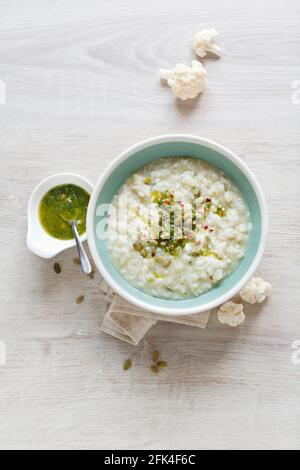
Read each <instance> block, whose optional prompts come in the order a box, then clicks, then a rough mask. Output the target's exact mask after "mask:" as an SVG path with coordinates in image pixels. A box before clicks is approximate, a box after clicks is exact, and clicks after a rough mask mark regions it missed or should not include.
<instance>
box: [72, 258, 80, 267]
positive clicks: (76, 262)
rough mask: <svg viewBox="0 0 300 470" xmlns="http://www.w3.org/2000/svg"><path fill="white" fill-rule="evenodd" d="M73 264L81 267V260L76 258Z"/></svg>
mask: <svg viewBox="0 0 300 470" xmlns="http://www.w3.org/2000/svg"><path fill="white" fill-rule="evenodd" d="M73 263H74V264H77V265H78V266H80V259H79V258H74V259H73Z"/></svg>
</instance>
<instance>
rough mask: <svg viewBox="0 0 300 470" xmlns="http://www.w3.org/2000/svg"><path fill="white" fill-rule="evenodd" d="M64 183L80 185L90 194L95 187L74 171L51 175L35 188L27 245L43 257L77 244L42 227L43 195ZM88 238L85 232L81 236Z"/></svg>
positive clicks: (29, 211)
mask: <svg viewBox="0 0 300 470" xmlns="http://www.w3.org/2000/svg"><path fill="white" fill-rule="evenodd" d="M64 184H74V185H77V186H80V187H81V188H82V189H84V190H85V191H87V192H88V193H89V194H92V192H93V189H94V187H93V185H92V184H91V183H90V182H89V181H88V180H87V179H85V178H83V177H82V176H80V175H74V174H72V173H60V174H58V175H54V176H50V177H49V178H47V179H45V180H44V181H42V182H41V183H40V184H39V185H38V186H37V187H36V188H35V189H34V191H33V193H32V195H31V198H30V201H29V205H28V233H27V246H28V248H29V250H30V251H32V253H34V254H35V255H37V256H40V257H41V258H45V259H49V258H53V257H54V256H56V255H58V254H59V253H61V252H62V251H65V250H67V249H68V248H72V247H74V246H76V242H75V240H57V239H56V238H53V237H51V236H50V235H48V233H47V232H46V231H45V230H44V228H43V227H42V225H41V222H40V218H39V207H40V203H41V201H42V199H43V197H44V196H45V195H46V194H47V192H48V191H50V190H51V189H53V188H55V187H56V186H61V185H64ZM86 239H87V235H86V233H85V234H84V235H83V236H82V237H81V240H82V241H86Z"/></svg>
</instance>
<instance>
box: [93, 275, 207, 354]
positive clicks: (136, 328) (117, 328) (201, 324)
mask: <svg viewBox="0 0 300 470" xmlns="http://www.w3.org/2000/svg"><path fill="white" fill-rule="evenodd" d="M100 287H101V290H102V291H103V292H105V294H106V296H105V300H106V301H107V302H108V303H109V304H110V306H109V309H108V311H107V313H106V315H105V317H104V320H103V323H102V325H101V327H100V329H101V331H104V332H105V333H107V334H109V335H111V336H114V337H115V338H118V339H121V340H122V341H126V342H127V343H130V344H133V345H134V346H137V345H138V344H139V343H140V341H141V340H142V339H143V337H144V336H145V335H146V334H147V333H148V331H149V330H150V328H152V326H154V325H156V323H157V322H158V321H167V322H173V323H181V324H183V325H189V326H194V327H197V328H203V329H204V328H206V326H207V323H208V320H209V317H210V313H211V312H210V311H208V312H203V313H198V314H196V315H187V316H174V317H166V316H163V315H158V314H156V313H150V312H146V311H144V310H142V309H140V308H138V307H136V306H135V305H132V304H130V303H129V302H127V301H126V300H124V299H123V298H122V297H120V296H119V295H117V294H115V292H114V291H112V290H111V288H110V287H109V286H108V284H107V283H106V282H105V281H102V283H101V286H100Z"/></svg>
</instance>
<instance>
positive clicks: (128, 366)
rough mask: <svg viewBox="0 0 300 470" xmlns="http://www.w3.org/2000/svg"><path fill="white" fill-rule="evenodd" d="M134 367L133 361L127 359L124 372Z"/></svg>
mask: <svg viewBox="0 0 300 470" xmlns="http://www.w3.org/2000/svg"><path fill="white" fill-rule="evenodd" d="M131 367H132V360H131V359H126V361H125V362H124V364H123V370H129V369H131Z"/></svg>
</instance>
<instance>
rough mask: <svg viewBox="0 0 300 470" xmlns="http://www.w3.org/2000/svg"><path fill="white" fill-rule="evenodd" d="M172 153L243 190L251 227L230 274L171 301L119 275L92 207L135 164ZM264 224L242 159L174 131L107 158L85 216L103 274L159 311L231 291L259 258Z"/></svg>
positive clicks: (208, 302) (196, 307) (194, 306)
mask: <svg viewBox="0 0 300 470" xmlns="http://www.w3.org/2000/svg"><path fill="white" fill-rule="evenodd" d="M176 156H178V157H179V156H181V157H182V156H187V157H194V158H199V159H201V160H205V161H207V162H209V163H211V164H212V165H214V166H216V167H217V168H220V169H221V170H223V171H224V173H226V174H227V175H228V176H229V177H230V178H231V179H232V180H233V181H234V183H235V184H236V186H237V187H238V188H239V190H240V191H241V193H242V194H243V196H244V199H245V202H246V203H247V205H248V207H249V210H250V216H251V222H252V225H253V230H252V233H251V236H250V239H249V243H248V246H247V250H246V254H245V256H244V258H243V259H242V261H241V262H240V264H239V265H238V266H237V268H236V269H235V271H234V272H233V273H232V274H231V275H230V276H228V277H227V278H225V279H224V280H223V281H222V282H221V283H220V284H219V285H217V286H216V287H215V288H213V289H211V290H210V291H209V292H207V293H206V294H202V295H201V296H199V297H194V298H190V299H185V300H177V301H174V300H165V299H161V298H157V297H153V296H151V295H148V294H146V293H144V292H142V291H140V290H138V289H137V288H135V287H134V286H132V285H131V284H130V283H129V282H127V281H126V280H125V279H124V277H123V276H122V275H121V274H120V273H119V271H118V269H117V268H116V267H115V265H114V264H113V262H112V260H111V257H110V254H109V252H108V250H107V245H106V241H105V240H102V239H100V237H99V230H100V231H101V228H100V227H104V224H103V217H104V216H103V214H100V212H99V210H98V213H97V209H98V208H99V206H100V205H102V204H109V203H110V202H111V200H112V198H113V196H114V195H115V194H116V193H117V192H118V190H119V188H120V187H121V186H122V185H123V184H124V183H125V181H126V180H127V178H128V177H129V176H130V175H131V174H132V173H133V172H135V171H136V170H137V169H138V168H141V167H142V166H144V165H146V164H148V163H150V162H151V161H153V160H156V159H158V158H162V157H176ZM267 229H268V216H267V207H266V202H265V198H264V194H263V191H262V189H261V187H260V185H259V183H258V182H257V180H256V178H255V176H254V175H253V173H252V172H251V171H250V170H249V168H248V167H247V166H246V165H245V164H244V163H243V162H242V160H241V159H240V158H239V157H237V156H236V155H235V154H234V153H232V152H231V151H230V150H228V149H226V148H224V147H222V146H221V145H219V144H216V143H215V142H212V141H210V140H207V139H204V138H200V137H195V136H190V135H180V134H176V135H165V136H160V137H155V138H153V139H149V140H147V141H144V142H142V143H140V144H137V145H135V146H134V147H131V148H130V149H128V150H126V151H125V152H123V153H122V154H121V155H120V156H119V157H117V158H116V159H115V160H114V161H112V163H111V164H110V165H109V167H108V168H107V169H106V171H105V172H104V174H103V175H102V176H101V178H100V180H99V181H98V183H97V185H96V187H95V190H94V192H93V194H92V197H91V202H90V205H89V210H88V216H87V235H88V242H89V247H90V251H91V254H92V257H93V259H94V262H95V265H96V266H97V268H98V270H99V271H100V273H101V275H102V276H103V278H104V279H105V280H106V281H107V283H108V284H109V285H110V287H111V288H112V289H113V290H114V291H115V292H117V293H118V294H119V295H121V296H122V297H123V298H124V299H126V300H128V301H129V302H131V303H132V304H134V305H136V306H138V307H140V308H142V309H144V310H147V311H150V312H153V313H159V314H161V315H190V314H195V313H200V312H204V311H207V310H210V309H212V308H215V307H218V306H219V305H221V304H223V303H224V302H226V301H227V300H229V299H231V298H232V297H233V296H234V295H236V294H237V293H238V292H239V290H240V289H241V288H242V287H244V285H245V284H246V283H247V282H248V280H249V279H250V278H251V276H252V275H253V274H254V272H255V270H256V269H257V267H258V264H259V262H260V261H261V258H262V255H263V252H264V249H265V244H266V237H267ZM103 230H104V228H103ZM100 235H101V233H100ZM101 238H102V237H101Z"/></svg>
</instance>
